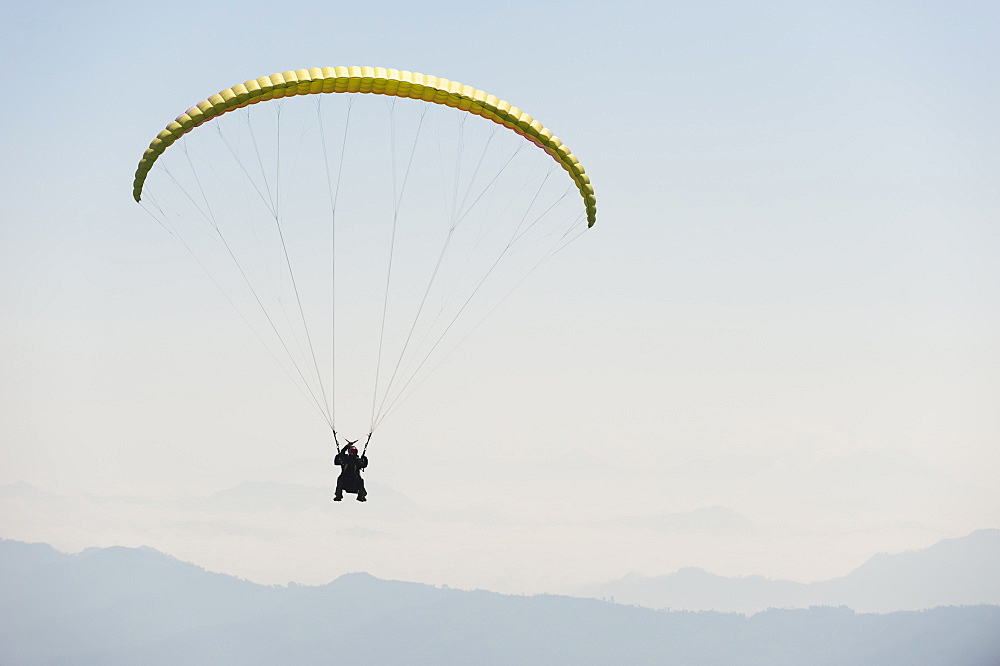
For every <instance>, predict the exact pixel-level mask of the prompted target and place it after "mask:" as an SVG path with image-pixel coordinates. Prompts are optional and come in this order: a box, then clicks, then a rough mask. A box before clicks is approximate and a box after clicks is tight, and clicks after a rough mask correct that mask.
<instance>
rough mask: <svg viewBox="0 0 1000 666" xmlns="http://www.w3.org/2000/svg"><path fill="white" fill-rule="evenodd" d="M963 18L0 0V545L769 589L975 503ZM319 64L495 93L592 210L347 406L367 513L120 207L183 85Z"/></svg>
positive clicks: (991, 132) (679, 8) (199, 284)
mask: <svg viewBox="0 0 1000 666" xmlns="http://www.w3.org/2000/svg"><path fill="white" fill-rule="evenodd" d="M998 20H1000V9H998V7H997V6H996V5H994V4H991V3H975V2H965V3H958V4H955V3H950V4H947V5H945V4H940V3H916V4H914V3H894V2H889V3H878V4H875V5H873V4H871V3H862V2H847V3H837V4H836V5H830V4H829V3H778V4H763V3H761V4H755V3H751V4H746V3H720V2H709V3H697V5H691V4H689V3H635V2H633V3H591V2H584V3H573V4H561V3H559V4H557V3H541V4H538V3H514V4H511V3H507V4H504V5H495V6H493V5H490V6H485V5H479V4H461V3H445V2H438V3H431V4H429V5H428V4H426V3H424V4H417V5H413V4H403V3H400V4H394V3H380V2H375V3H368V4H367V5H365V8H364V10H363V12H362V13H359V12H358V11H357V8H349V7H347V6H342V7H338V6H335V5H331V4H329V3H315V2H304V3H300V4H297V5H294V6H290V5H287V4H286V5H282V4H274V3H260V2H241V3H235V2H228V1H224V2H219V3H214V4H210V5H206V4H205V3H187V4H185V3H181V4H179V5H178V4H176V3H175V4H174V5H171V7H169V8H164V7H159V6H157V7H153V6H149V7H146V6H137V5H135V4H131V3H124V2H98V3H48V4H45V5H35V4H29V3H19V4H15V5H12V6H10V7H8V8H7V9H6V10H5V19H4V21H3V24H2V26H0V43H2V44H3V46H2V47H0V59H2V62H3V65H4V66H5V71H7V72H8V73H9V74H10V75H11V77H12V78H13V81H11V82H10V83H9V84H8V86H9V90H10V93H9V94H8V96H7V103H6V104H4V105H3V107H2V109H0V119H2V124H0V126H2V127H3V128H4V130H3V135H4V141H3V150H2V152H3V159H2V160H0V191H2V193H3V202H4V203H3V208H2V211H3V212H2V224H0V323H2V325H0V369H2V370H0V447H2V448H0V454H2V458H3V464H2V465H0V484H2V485H3V486H4V488H3V494H2V495H0V536H3V537H4V538H9V539H17V540H22V541H44V542H46V543H51V544H53V545H54V546H56V547H57V548H61V549H64V550H69V551H76V550H80V549H83V548H85V547H89V546H110V545H115V544H119V545H126V546H140V545H148V546H151V547H153V548H156V549H158V550H161V551H163V552H166V553H169V554H171V555H173V556H176V557H178V558H181V559H183V560H188V561H192V562H195V563H196V564H198V565H200V566H204V567H206V568H208V569H210V570H213V571H221V572H225V573H229V574H233V575H237V576H241V577H245V578H248V579H251V580H253V581H256V582H263V583H285V582H287V581H289V580H293V581H297V582H301V583H322V582H326V581H329V580H333V579H334V578H336V577H337V576H339V575H341V574H343V573H345V572H351V571H367V572H370V573H372V574H373V575H375V576H378V577H381V578H389V579H402V580H408V581H415V582H424V583H432V584H447V585H451V586H456V587H463V588H470V589H471V588H486V589H490V590H496V591H501V592H517V593H533V592H562V591H566V590H570V589H573V588H575V587H576V586H579V585H583V584H587V583H592V582H597V581H602V580H611V579H614V578H618V577H621V576H624V575H625V574H627V573H629V572H640V573H643V574H646V575H661V574H665V573H669V572H672V571H675V570H677V569H678V568H680V567H684V566H689V565H695V566H699V567H703V568H705V569H706V570H709V571H712V572H714V573H718V574H721V575H728V576H734V575H746V574H760V575H764V576H771V577H779V578H783V579H790V580H796V581H800V582H809V581H815V580H823V579H827V578H830V577H834V576H838V575H843V574H845V573H846V572H848V571H850V570H852V569H854V568H855V567H857V566H858V565H860V564H861V563H862V562H864V561H865V560H867V559H868V557H869V556H870V555H872V554H873V553H877V552H898V551H902V550H907V549H916V548H923V547H926V546H928V545H930V544H932V543H935V542H937V541H939V540H941V539H944V538H950V537H958V536H962V535H965V534H968V533H970V532H972V531H973V530H976V529H983V528H996V527H1000V490H998V487H997V484H996V478H997V477H998V476H1000V452H998V447H997V443H998V442H1000V417H998V413H1000V412H998V410H997V409H996V396H997V395H1000V367H998V366H1000V312H998V308H997V304H998V303H1000V269H998V267H997V266H998V264H997V261H996V257H997V256H998V250H1000V231H998V229H1000V227H998V225H997V210H998V204H1000V194H998V189H997V186H996V184H997V182H998V180H1000V130H998V126H997V123H996V109H997V108H998V103H1000V92H998V89H997V87H996V85H994V83H995V73H996V71H997V68H998V65H1000V53H998V46H997V44H998V43H1000V42H998V40H997V39H996V37H997V28H998ZM355 64H370V65H377V66H385V67H394V68H400V69H408V70H412V71H417V72H425V73H428V74H434V75H437V76H442V77H447V78H449V79H453V80H457V81H461V82H463V83H467V84H470V85H473V86H476V87H478V88H482V89H485V90H488V91H490V92H492V93H494V94H496V95H498V96H500V97H502V98H504V99H508V100H510V101H512V102H513V103H515V104H518V105H520V106H521V107H523V108H524V109H526V110H528V111H529V112H530V113H531V114H532V115H534V116H535V117H536V118H538V119H540V120H541V121H542V122H543V123H544V124H546V125H547V126H549V127H551V128H552V129H553V130H554V131H555V132H556V133H557V134H558V135H559V136H560V137H561V138H562V139H563V140H565V141H566V142H567V144H569V145H570V146H571V147H572V149H573V151H574V153H576V154H577V155H578V156H579V157H580V159H581V161H582V162H583V163H584V164H585V165H586V167H587V171H588V173H589V174H590V176H591V179H592V181H593V183H594V185H595V189H596V193H597V199H598V210H599V212H598V215H599V217H598V222H597V225H596V226H595V227H594V228H593V229H591V230H590V231H588V232H587V233H586V234H584V235H583V236H582V237H581V238H580V239H579V240H578V241H576V242H574V243H573V244H572V245H571V246H570V247H569V248H568V249H567V250H566V251H565V252H562V253H560V254H559V255H558V256H557V257H555V258H554V259H553V260H552V261H549V262H548V263H546V264H545V266H544V269H543V270H539V271H538V272H537V273H535V274H534V275H533V276H532V279H530V280H529V281H528V282H526V283H525V284H524V285H523V286H522V287H521V288H520V289H519V290H518V292H517V294H515V296H514V297H512V298H511V299H510V300H509V301H508V302H507V303H505V305H504V307H503V308H502V309H501V310H500V311H498V312H497V313H496V314H495V315H494V317H493V318H491V319H490V320H489V323H488V324H487V325H484V326H482V327H480V329H478V330H477V332H476V334H475V335H474V336H473V337H471V338H469V340H468V341H467V342H465V343H464V344H463V345H462V346H461V348H460V349H459V351H458V352H457V353H456V354H455V355H453V356H452V357H451V358H450V359H449V361H448V362H447V363H446V364H444V365H442V366H441V368H440V369H439V370H438V371H437V372H436V373H435V374H434V375H432V377H431V379H430V380H428V381H427V382H426V383H425V384H424V385H423V386H422V387H421V388H420V390H419V391H418V392H417V393H415V394H414V396H413V397H412V398H411V399H410V400H408V401H407V402H406V404H405V405H404V406H402V407H401V408H400V409H399V410H398V411H397V412H395V413H394V414H393V415H392V418H391V419H389V420H388V421H386V423H385V425H384V427H383V428H381V429H380V430H379V432H378V436H377V438H376V439H374V440H373V442H372V447H371V450H370V451H369V455H370V458H371V460H372V465H371V469H370V471H369V472H368V473H367V479H368V482H369V485H370V501H369V502H368V504H367V505H360V504H357V503H355V502H344V503H343V506H340V505H333V504H332V502H330V500H329V495H332V492H333V486H334V483H335V472H334V470H333V469H332V468H331V466H330V458H331V457H332V454H333V447H332V442H330V439H329V433H328V432H327V431H326V429H325V424H324V423H323V422H322V420H320V419H318V418H317V417H316V415H315V413H314V412H313V411H312V410H311V409H310V405H309V404H308V403H307V402H305V401H303V400H302V396H301V395H300V394H299V393H298V392H297V391H296V390H295V387H294V386H293V385H291V384H290V383H289V382H288V380H287V378H286V377H285V375H284V374H283V373H282V372H281V371H280V369H279V368H278V367H276V365H275V364H274V363H273V361H272V360H271V358H270V357H269V356H268V355H267V353H266V352H265V351H264V350H262V349H261V347H260V345H259V343H258V342H257V340H255V339H254V338H253V336H252V335H251V334H250V333H249V332H248V330H247V329H246V327H245V326H244V324H243V322H242V321H240V319H239V317H238V316H237V315H236V314H235V313H234V312H233V311H232V309H231V308H230V306H229V305H228V304H227V303H226V301H225V300H224V299H223V298H222V297H221V296H220V295H219V294H218V292H217V291H215V290H213V288H212V287H211V285H210V284H209V283H208V282H207V280H206V278H205V276H204V274H203V273H201V272H200V271H199V270H198V268H197V266H195V265H194V264H193V263H192V261H191V260H190V257H189V256H187V255H185V254H184V253H183V251H181V250H180V249H179V248H178V247H177V245H176V244H174V243H173V242H172V241H171V239H170V237H169V236H168V234H166V233H165V232H164V230H163V229H162V228H161V227H159V226H158V225H157V224H156V223H155V222H153V221H152V220H151V219H150V218H149V217H147V216H146V215H145V214H144V213H143V211H142V210H141V209H140V208H139V207H138V206H136V205H135V203H134V202H133V201H132V198H131V196H130V194H131V181H132V174H133V171H134V169H135V164H136V162H137V161H138V159H139V157H140V156H141V155H142V152H143V150H144V149H145V147H146V146H147V145H148V143H149V140H150V139H151V138H152V137H153V136H155V134H156V133H157V132H158V131H159V130H160V129H161V128H162V127H163V126H164V125H165V124H166V123H167V122H168V121H169V120H170V119H172V118H173V117H174V116H176V115H177V114H178V113H180V112H181V111H182V110H184V109H186V108H187V107H188V106H190V105H191V104H194V103H196V102H197V101H199V100H201V99H204V98H205V97H207V96H208V95H211V94H213V93H214V92H216V91H218V90H220V89H222V88H225V87H227V86H230V85H233V84H235V83H237V82H240V81H244V80H246V79H250V78H255V77H258V76H264V75H268V74H271V73H273V72H280V71H284V70H288V69H297V68H308V67H314V66H335V65H355ZM15 82H16V83H15ZM361 420H362V421H363V420H364V419H363V418H362V419H361ZM359 427H360V426H359ZM347 434H348V435H349V436H351V437H352V438H353V437H354V436H355V435H357V434H362V433H360V432H352V433H347Z"/></svg>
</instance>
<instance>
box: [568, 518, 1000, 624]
mask: <svg viewBox="0 0 1000 666" xmlns="http://www.w3.org/2000/svg"><path fill="white" fill-rule="evenodd" d="M998 563H1000V530H979V531H977V532H973V533H972V534H970V535H968V536H966V537H961V538H958V539H946V540H944V541H941V542H938V543H936V544H934V545H933V546H930V547H929V548H925V549H923V550H918V551H912V552H907V553H899V554H895V555H886V554H881V555H876V556H874V557H872V558H871V559H870V560H868V562H866V563H865V564H863V565H862V566H860V567H858V568H857V569H855V570H854V571H852V572H851V573H849V574H847V575H846V576H843V577H841V578H835V579H833V580H828V581H822V582H818V583H809V584H805V583H793V582H791V581H786V580H770V579H767V578H763V577H761V576H746V577H739V578H726V577H723V576H717V575H715V574H711V573H708V572H707V571H704V570H702V569H696V568H686V569H681V570H680V571H677V572H676V573H672V574H668V575H665V576H653V577H649V576H640V575H636V574H630V575H628V576H626V577H625V578H622V579H619V580H616V581H611V582H609V583H602V584H597V585H588V586H586V587H583V588H580V589H579V590H578V594H580V595H581V596H586V597H595V598H608V599H610V598H612V597H613V598H614V600H615V601H616V602H618V603H624V604H637V605H640V606H645V607H647V608H656V609H667V608H669V609H674V610H677V609H684V610H718V611H730V612H733V611H735V612H740V613H754V612H757V611H761V610H764V609H766V608H808V607H810V606H847V607H849V608H852V609H854V610H857V611H862V612H873V613H887V612H891V611H897V610H920V609H926V608H935V607H937V606H959V605H974V604H1000V564H998Z"/></svg>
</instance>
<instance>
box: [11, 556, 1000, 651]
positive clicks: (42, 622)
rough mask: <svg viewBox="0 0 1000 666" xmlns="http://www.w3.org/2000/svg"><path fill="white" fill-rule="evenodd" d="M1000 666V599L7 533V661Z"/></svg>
mask: <svg viewBox="0 0 1000 666" xmlns="http://www.w3.org/2000/svg"><path fill="white" fill-rule="evenodd" d="M334 662H350V663H357V664H388V663H392V664H442V665H448V664H469V663H475V664H511V663H520V664H608V663H629V664H663V663H683V664H690V665H692V666H699V665H706V666H708V665H711V666H715V665H720V666H721V665H723V664H725V665H726V666H731V665H734V664H761V663H767V664H770V665H775V666H781V665H783V664H788V665H791V664H803V663H809V664H816V665H820V666H822V665H830V666H833V665H840V664H857V663H866V664H880V665H885V666H896V665H900V666H902V665H903V664H906V665H907V666H920V665H922V664H928V665H930V664H943V663H947V664H949V665H951V666H987V665H992V666H995V665H996V664H997V663H998V662H1000V607H995V606H980V607H969V608H939V609H935V610H932V611H925V612H909V613H893V614H889V615H861V614H857V613H854V612H853V611H851V610H849V609H846V608H813V609H809V610H793V611H789V610H785V611H779V610H772V611H768V612H765V613H759V614H757V615H754V616H752V617H745V616H742V615H737V614H724V613H714V612H706V613H694V612H671V613H665V612H657V611H652V610H648V609H645V608H638V607H630V606H621V605H615V604H610V603H606V602H602V601H597V600H591V599H573V598H569V597H558V596H546V595H542V596H532V597H520V596H504V595H500V594H495V593H491V592H482V591H476V592H467V591H460V590H453V589H437V588H434V587H431V586H427V585H420V584H415V583H404V582H398V581H384V580H378V579H375V578H373V577H371V576H369V575H367V574H349V575H346V576H342V577H340V578H338V579H337V580H336V581H334V582H333V583H330V584H328V585H324V586H319V587H307V586H298V585H290V586H288V587H267V586H262V585H256V584H254V583H250V582H248V581H243V580H239V579H236V578H232V577H229V576H224V575H221V574H213V573H210V572H207V571H205V570H203V569H201V568H199V567H196V566H193V565H190V564H185V563H183V562H180V561H178V560H175V559H173V558H170V557H168V556H166V555H163V554H162V553H158V552H156V551H153V550H151V549H147V548H140V549H127V548H108V549H89V550H86V551H84V552H82V553H79V554H76V555H66V554H62V553H57V552H55V551H54V550H52V549H51V548H48V547H46V546H39V545H36V544H21V543H17V542H12V541H0V663H4V664H7V663H11V664H28V665H30V664H51V665H55V664H74V665H80V664H84V665H85V664H95V665H96V664H102V665H104V664H136V663H142V664H154V665H155V664H177V663H184V664H218V663H239V664H274V663H296V664H329V663H334Z"/></svg>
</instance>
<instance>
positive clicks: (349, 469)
mask: <svg viewBox="0 0 1000 666" xmlns="http://www.w3.org/2000/svg"><path fill="white" fill-rule="evenodd" d="M333 439H334V443H336V441H337V434H336V433H334V435H333ZM368 439H369V441H371V437H370V436H369V438H368ZM357 443H358V440H356V439H355V440H353V441H352V440H347V445H346V446H344V448H343V449H342V450H341V449H340V448H339V447H338V449H337V455H336V456H334V458H333V464H334V465H336V466H339V467H340V476H338V477H337V490H336V492H335V494H334V496H333V501H334V502H339V501H341V500H342V499H344V493H350V494H352V495H353V494H357V496H358V501H359V502H367V501H368V491H367V490H365V480H364V479H362V478H361V471H362V470H364V469H367V468H368V456H367V455H366V453H367V451H368V443H367V442H366V443H365V453H362V454H361V455H360V456H359V455H358V447H356V446H355V444H357Z"/></svg>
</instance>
